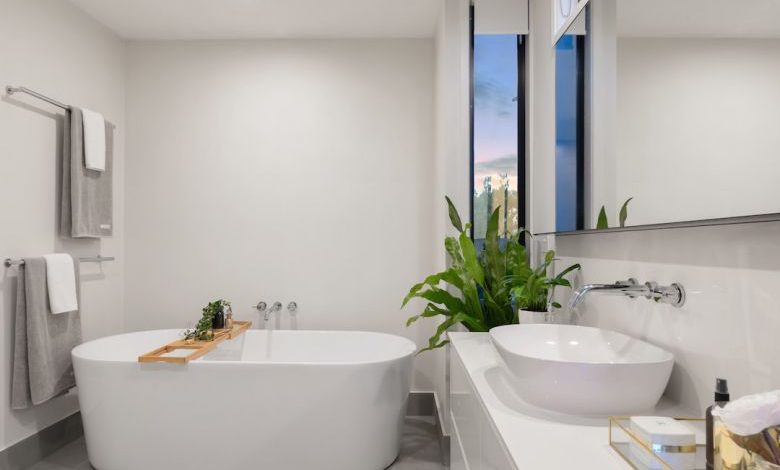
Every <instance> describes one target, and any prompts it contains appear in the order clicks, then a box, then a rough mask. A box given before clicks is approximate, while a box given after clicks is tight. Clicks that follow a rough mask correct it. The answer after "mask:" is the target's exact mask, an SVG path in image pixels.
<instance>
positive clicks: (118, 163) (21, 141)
mask: <svg viewBox="0 0 780 470" xmlns="http://www.w3.org/2000/svg"><path fill="white" fill-rule="evenodd" d="M0 11H2V15H0V64H2V66H0V85H3V86H5V85H23V86H27V87H29V88H32V89H33V90H37V91H40V92H42V93H44V94H47V95H49V96H51V97H53V98H55V99H59V100H60V101H62V102H65V103H68V104H74V105H81V106H85V107H89V108H92V109H95V110H99V111H101V112H102V113H104V114H105V116H106V117H107V118H108V119H110V120H111V121H113V122H114V123H115V124H116V125H117V129H116V139H115V148H114V158H115V175H114V224H115V228H114V233H115V235H114V237H113V238H110V239H103V240H101V241H94V240H61V239H59V238H58V236H57V233H58V231H57V227H58V224H57V213H58V208H59V198H58V196H59V194H58V188H59V180H58V174H57V162H58V156H59V142H60V135H61V134H60V133H61V124H62V118H61V115H62V113H63V111H62V110H60V109H59V108H56V107H54V106H51V105H49V104H46V103H43V102H41V101H38V100H36V99H34V98H30V97H28V96H24V95H14V96H13V97H8V96H3V97H2V98H1V99H0V175H2V184H0V225H2V230H0V258H6V257H12V258H19V257H24V256H35V255H41V254H44V253H50V252H54V251H67V252H70V253H73V254H75V255H82V256H85V255H96V254H98V253H102V254H103V255H105V256H116V257H117V261H115V262H112V263H105V264H104V266H103V269H102V270H101V269H100V267H99V266H97V265H88V264H85V265H83V266H82V278H81V279H82V285H81V292H82V300H81V312H82V313H81V318H82V323H83V324H82V328H83V334H84V338H85V339H92V338H96V337H99V336H105V335H108V334H112V333H115V332H119V331H121V330H122V327H123V289H124V278H123V273H124V269H123V261H124V252H123V237H122V233H123V230H124V214H123V209H124V202H123V201H124V198H123V192H124V189H123V184H124V180H123V173H124V135H125V96H124V73H125V69H124V54H125V47H124V45H123V43H122V42H121V41H120V40H119V39H118V38H117V37H116V36H114V35H113V34H111V33H110V32H109V31H108V30H106V29H105V28H103V27H102V26H100V25H98V24H97V23H96V22H95V21H93V20H92V19H90V18H89V17H87V16H86V15H85V14H83V13H81V12H80V11H79V10H77V9H76V8H75V7H72V6H71V5H70V3H68V2H63V1H61V0H0ZM3 95H4V93H3ZM2 269H3V272H2V277H0V322H1V323H0V329H2V334H0V423H1V424H0V450H2V449H5V448H6V447H8V446H10V445H12V444H14V443H16V442H17V441H19V440H21V439H23V438H25V437H27V436H29V435H31V434H33V433H35V432H37V431H38V430H40V429H43V428H45V427H46V426H49V425H50V424H52V423H54V422H56V421H58V420H60V419H62V418H64V417H65V416H67V415H69V414H71V413H73V412H74V411H76V409H77V403H76V397H75V395H73V394H71V395H67V396H64V397H60V398H56V399H54V400H52V401H50V402H48V403H45V404H43V405H40V406H37V407H34V408H32V409H30V410H25V411H11V410H10V409H9V403H10V396H9V393H10V378H11V363H12V357H13V324H14V321H13V318H14V308H13V306H14V303H15V299H16V274H17V273H16V269H15V268H5V267H3V268H2Z"/></svg>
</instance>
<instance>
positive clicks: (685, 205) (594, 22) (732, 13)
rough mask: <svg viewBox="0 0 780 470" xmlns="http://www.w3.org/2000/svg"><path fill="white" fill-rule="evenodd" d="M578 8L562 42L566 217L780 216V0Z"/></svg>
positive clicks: (574, 220)
mask: <svg viewBox="0 0 780 470" xmlns="http://www.w3.org/2000/svg"><path fill="white" fill-rule="evenodd" d="M580 15H581V16H582V19H581V21H578V22H576V23H575V26H577V25H579V26H578V29H576V30H572V31H570V32H569V34H567V35H564V36H563V37H562V39H561V40H560V41H558V43H557V44H556V46H555V47H556V49H557V54H559V57H560V55H561V54H562V55H563V57H564V58H563V59H560V58H559V61H558V62H559V63H558V70H557V72H556V73H557V79H558V82H560V83H559V86H558V91H557V101H558V106H556V113H557V117H558V132H559V135H558V139H557V140H558V153H559V155H558V158H557V160H556V161H557V167H556V173H557V177H556V180H557V185H558V186H557V187H556V190H557V191H556V194H557V195H558V198H559V200H558V201H557V211H556V212H557V217H556V225H557V227H556V230H557V231H558V232H566V231H574V230H589V229H600V228H605V227H609V228H620V227H623V228H626V229H628V228H642V227H648V226H656V225H658V224H678V225H679V224H685V225H694V224H702V223H723V222H734V221H740V220H745V219H744V218H746V217H747V218H748V220H749V219H750V218H755V217H762V218H772V217H774V216H775V215H778V214H779V213H780V1H777V0H746V1H734V0H653V1H648V0H591V1H590V3H589V5H588V8H587V9H585V10H584V11H583V12H582V13H581V14H580ZM583 15H584V16H583ZM577 37H582V39H576V38H577ZM578 47H583V48H584V51H581V52H582V54H580V55H578V54H577V52H578V50H577V48H578ZM572 50H573V52H570V53H569V55H568V56H566V51H572ZM565 57H568V59H566V58H565ZM577 57H579V60H581V61H583V62H582V63H580V65H579V68H577V60H578V59H577ZM567 60H568V61H567ZM562 65H563V66H562ZM578 86H579V87H580V88H579V90H580V91H579V93H580V95H577V93H578V91H577V90H578V88H577V87H578ZM578 96H579V99H580V101H579V104H580V106H581V107H579V108H578V107H577V106H578V104H577V103H578V101H577V99H578ZM567 103H568V105H565V104H567ZM572 119H574V121H572ZM577 119H580V120H581V121H582V123H581V127H580V129H581V133H580V134H579V138H578V134H577V128H576V125H577V124H578V123H577ZM567 123H568V127H566V126H567ZM572 123H573V124H572ZM578 185H579V186H578Z"/></svg>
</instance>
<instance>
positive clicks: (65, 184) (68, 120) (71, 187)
mask: <svg viewBox="0 0 780 470" xmlns="http://www.w3.org/2000/svg"><path fill="white" fill-rule="evenodd" d="M113 153H114V126H113V125H112V124H111V123H109V122H108V121H106V170H105V171H95V170H88V169H87V167H86V166H85V165H84V123H83V118H82V112H81V110H80V109H78V108H71V109H70V112H67V113H65V125H64V126H63V136H62V197H61V205H60V234H61V235H62V236H63V237H74V238H85V237H90V238H99V237H110V236H111V235H112V234H113V231H114V226H113V184H112V179H113V173H114V161H113V160H114V158H113Z"/></svg>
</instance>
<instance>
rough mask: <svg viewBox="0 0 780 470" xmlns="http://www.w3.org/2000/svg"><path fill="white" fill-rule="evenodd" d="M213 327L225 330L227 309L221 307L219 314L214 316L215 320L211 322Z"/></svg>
mask: <svg viewBox="0 0 780 470" xmlns="http://www.w3.org/2000/svg"><path fill="white" fill-rule="evenodd" d="M211 327H212V328H214V329H215V330H221V329H223V328H225V309H224V307H220V309H219V310H217V313H216V314H215V315H214V319H213V320H212V321H211Z"/></svg>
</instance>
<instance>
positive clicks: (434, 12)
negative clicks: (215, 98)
mask: <svg viewBox="0 0 780 470" xmlns="http://www.w3.org/2000/svg"><path fill="white" fill-rule="evenodd" d="M70 1H71V2H72V3H74V4H75V5H76V6H78V7H79V8H81V9H82V10H84V11H85V12H87V13H88V14H89V15H90V16H92V17H93V18H95V19H96V20H98V21H99V22H101V23H103V24H104V25H106V26H107V27H108V28H110V29H111V30H112V31H114V32H115V33H116V34H118V35H119V36H121V37H123V38H125V39H128V40H152V39H161V40H189V39H253V38H298V37H301V38H366V37H390V38H395V37H432V36H433V35H434V33H435V29H436V24H437V21H438V17H439V11H440V6H441V3H442V0H70Z"/></svg>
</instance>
